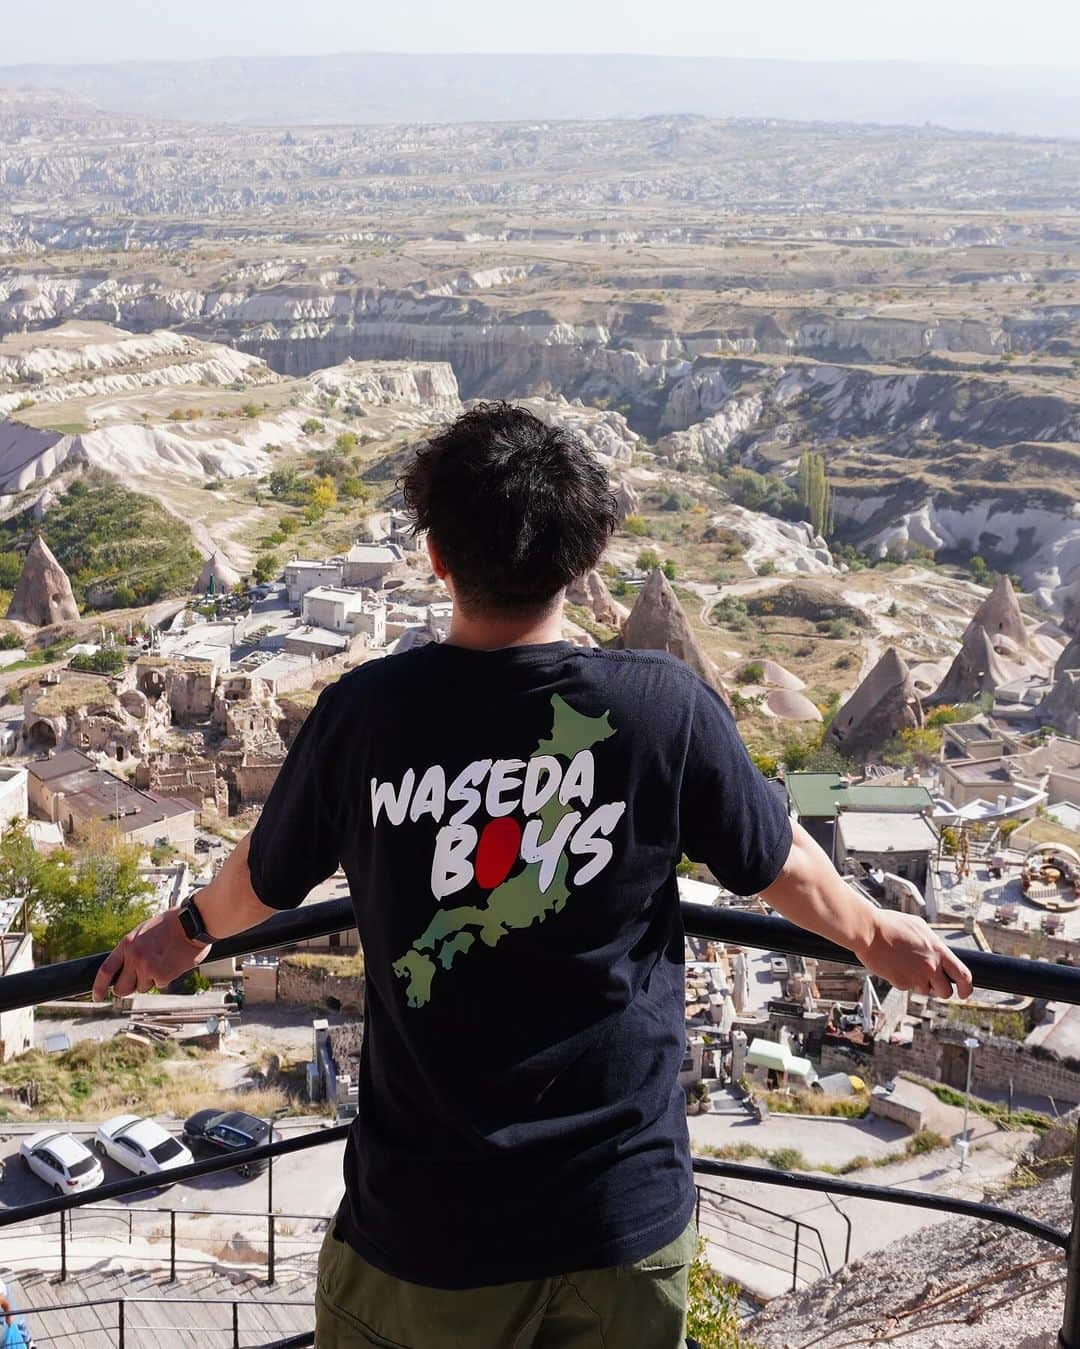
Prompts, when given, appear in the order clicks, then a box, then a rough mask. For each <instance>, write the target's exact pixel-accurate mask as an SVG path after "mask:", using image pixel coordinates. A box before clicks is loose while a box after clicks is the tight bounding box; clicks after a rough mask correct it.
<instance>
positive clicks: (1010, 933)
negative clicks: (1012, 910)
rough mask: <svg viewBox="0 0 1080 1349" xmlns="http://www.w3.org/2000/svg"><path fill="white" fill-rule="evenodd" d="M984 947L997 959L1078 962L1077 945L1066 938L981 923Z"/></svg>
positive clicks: (1078, 946) (1037, 930)
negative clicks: (1028, 958)
mask: <svg viewBox="0 0 1080 1349" xmlns="http://www.w3.org/2000/svg"><path fill="white" fill-rule="evenodd" d="M979 927H980V930H981V931H982V934H983V936H984V937H985V938H986V944H987V945H988V946H989V948H990V950H991V951H993V953H994V955H996V956H1031V957H1032V959H1033V960H1051V961H1057V960H1060V959H1062V958H1066V959H1069V960H1077V961H1080V942H1076V941H1071V940H1070V939H1069V938H1068V937H1050V936H1047V934H1046V933H1045V932H1043V931H1041V930H1040V929H1038V928H1020V927H1002V926H1001V925H1000V924H999V923H980V924H979Z"/></svg>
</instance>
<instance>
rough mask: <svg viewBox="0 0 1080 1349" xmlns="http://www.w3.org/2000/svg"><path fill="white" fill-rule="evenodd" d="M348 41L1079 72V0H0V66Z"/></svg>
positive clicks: (357, 47)
mask: <svg viewBox="0 0 1080 1349" xmlns="http://www.w3.org/2000/svg"><path fill="white" fill-rule="evenodd" d="M342 51H440V52H453V51H477V52H479V51H486V52H497V51H519V52H520V51H526V52H567V51H575V52H658V53H667V54H684V55H700V56H778V57H789V58H790V57H794V58H799V57H802V58H808V59H838V60H866V59H893V60H906V61H939V62H963V63H966V64H989V65H1053V66H1064V67H1068V68H1072V69H1077V70H1080V3H1078V0H1024V3H1022V4H1018V3H1016V0H817V3H810V2H809V0H758V2H757V3H754V4H750V5H734V4H731V3H726V4H725V3H722V2H719V3H718V0H681V3H676V4H671V3H657V0H528V2H527V3H525V2H523V0H516V3H515V0H509V2H508V0H397V2H396V3H387V0H379V2H378V3H375V2H374V0H179V2H178V3H175V4H171V5H167V4H165V3H163V2H162V0H39V2H38V3H31V4H19V3H16V0H0V64H3V65H15V64H18V63H21V62H26V61H33V62H44V63H52V62H60V63H67V62H91V61H117V60H137V59H140V58H175V59H187V58H195V57H202V56H239V55H247V56H264V55H288V54H300V53H313V52H342Z"/></svg>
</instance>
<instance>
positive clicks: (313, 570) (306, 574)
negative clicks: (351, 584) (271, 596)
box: [285, 557, 343, 609]
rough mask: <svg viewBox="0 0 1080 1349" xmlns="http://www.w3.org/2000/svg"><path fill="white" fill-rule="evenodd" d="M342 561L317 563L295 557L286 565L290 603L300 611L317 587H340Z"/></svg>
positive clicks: (286, 583) (286, 582) (287, 591)
mask: <svg viewBox="0 0 1080 1349" xmlns="http://www.w3.org/2000/svg"><path fill="white" fill-rule="evenodd" d="M342 566H343V564H342V561H341V559H340V558H330V559H329V560H328V561H325V562H316V561H314V560H313V559H310V558H300V557H294V558H293V560H292V561H291V562H287V563H286V564H285V590H286V593H287V594H288V596H289V603H290V604H291V605H292V606H293V608H294V609H299V607H300V605H301V603H302V601H303V598H304V596H305V595H306V594H307V593H308V591H309V590H314V589H315V588H316V586H339V585H341V580H342Z"/></svg>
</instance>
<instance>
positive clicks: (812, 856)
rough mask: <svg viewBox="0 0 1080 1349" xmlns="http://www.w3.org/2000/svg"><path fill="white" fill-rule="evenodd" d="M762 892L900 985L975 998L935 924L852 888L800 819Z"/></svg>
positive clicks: (943, 995) (933, 993) (794, 918)
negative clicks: (880, 905)
mask: <svg viewBox="0 0 1080 1349" xmlns="http://www.w3.org/2000/svg"><path fill="white" fill-rule="evenodd" d="M761 897H762V898H763V899H764V900H766V901H767V902H768V903H769V904H771V905H772V907H773V908H774V909H776V910H777V911H778V912H780V913H782V914H783V915H784V916H785V917H786V918H789V919H790V920H791V921H792V922H793V923H797V924H798V925H799V927H804V928H807V929H808V930H809V931H810V932H816V933H817V934H818V936H820V937H826V938H827V939H828V940H829V941H834V942H836V943H838V944H839V945H840V946H846V947H847V948H848V949H849V950H850V951H854V953H855V954H856V956H858V958H859V961H860V962H861V963H862V964H863V965H865V966H866V968H867V969H868V970H870V971H872V972H873V973H874V974H878V975H880V976H881V977H882V978H883V979H887V980H888V981H889V983H890V984H892V985H893V986H894V987H895V988H902V989H906V990H909V991H911V992H915V993H928V994H930V995H931V996H933V997H936V998H951V997H952V994H953V987H954V985H955V988H956V992H957V993H958V994H959V995H960V997H961V998H968V997H970V996H971V972H970V971H969V970H968V968H967V966H966V965H965V964H964V962H963V961H962V960H961V959H960V957H959V956H957V955H955V954H954V953H953V952H952V951H950V950H949V948H948V947H947V946H946V945H945V943H944V942H943V941H942V940H941V938H940V937H939V936H938V935H937V933H936V932H935V931H934V930H933V928H931V927H929V926H928V925H927V924H926V923H925V922H924V921H923V920H922V919H921V918H916V917H914V916H913V915H911V914H906V913H896V912H895V911H894V910H891V909H879V908H878V907H877V906H876V905H875V904H872V903H871V902H870V900H868V899H866V898H865V896H863V895H860V894H859V893H858V891H856V890H853V889H852V887H851V886H850V885H848V883H847V882H846V881H845V880H844V879H843V877H842V876H841V875H840V874H839V873H838V872H837V870H836V868H835V867H834V866H833V864H832V862H830V860H829V858H828V857H827V856H826V854H825V852H824V851H823V850H822V849H821V848H819V847H818V845H817V844H816V843H815V842H814V840H813V839H812V838H811V837H810V835H809V834H808V833H807V832H806V830H805V829H803V828H802V826H801V825H798V824H796V825H794V826H793V827H792V839H791V851H790V852H789V853H788V857H787V861H786V862H785V863H784V866H783V868H782V869H781V871H780V874H779V876H777V878H776V880H775V881H773V883H772V884H771V885H770V886H768V887H766V888H765V889H764V890H762V891H761Z"/></svg>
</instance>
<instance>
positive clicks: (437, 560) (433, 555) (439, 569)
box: [424, 533, 446, 581]
mask: <svg viewBox="0 0 1080 1349" xmlns="http://www.w3.org/2000/svg"><path fill="white" fill-rule="evenodd" d="M424 541H425V543H426V544H427V554H428V559H429V560H430V562H431V570H432V571H433V572H434V573H435V575H436V576H437V577H438V578H439V580H440V581H445V580H446V565H445V563H444V562H443V560H442V558H441V557H440V555H439V550H438V548H436V546H435V540H434V539H433V538H432V537H431V534H430V533H429V534H428V535H427V537H426V539H425V540H424Z"/></svg>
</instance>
